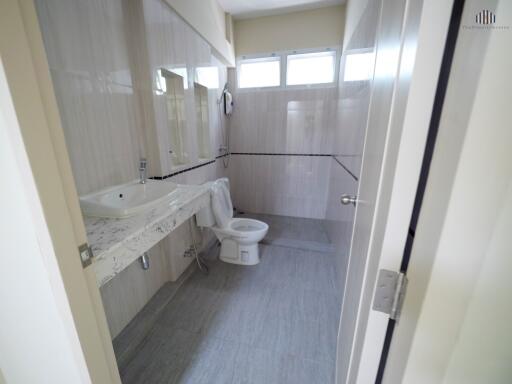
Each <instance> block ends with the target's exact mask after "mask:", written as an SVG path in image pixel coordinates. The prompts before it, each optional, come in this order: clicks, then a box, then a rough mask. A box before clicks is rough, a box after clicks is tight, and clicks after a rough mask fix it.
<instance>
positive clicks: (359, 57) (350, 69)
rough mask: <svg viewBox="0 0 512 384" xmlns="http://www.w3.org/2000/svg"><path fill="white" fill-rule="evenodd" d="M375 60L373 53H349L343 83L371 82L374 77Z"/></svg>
mask: <svg viewBox="0 0 512 384" xmlns="http://www.w3.org/2000/svg"><path fill="white" fill-rule="evenodd" d="M374 59H375V57H374V54H373V52H364V53H348V54H347V57H346V59H345V71H344V74H343V81H364V80H370V79H371V78H372V76H373V65H374Z"/></svg>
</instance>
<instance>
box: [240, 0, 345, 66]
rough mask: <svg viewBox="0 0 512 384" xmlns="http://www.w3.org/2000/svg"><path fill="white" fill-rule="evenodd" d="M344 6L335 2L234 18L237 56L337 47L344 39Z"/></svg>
mask: <svg viewBox="0 0 512 384" xmlns="http://www.w3.org/2000/svg"><path fill="white" fill-rule="evenodd" d="M344 25H345V6H344V5H338V6H333V7H324V8H318V9H313V10H307V11H299V12H290V13H285V14H281V15H276V16H263V17H256V18H250V19H241V20H236V21H235V53H236V56H237V57H240V56H242V55H251V54H257V53H271V52H276V51H287V50H293V49H305V48H321V47H337V46H339V45H341V42H342V41H343V28H344Z"/></svg>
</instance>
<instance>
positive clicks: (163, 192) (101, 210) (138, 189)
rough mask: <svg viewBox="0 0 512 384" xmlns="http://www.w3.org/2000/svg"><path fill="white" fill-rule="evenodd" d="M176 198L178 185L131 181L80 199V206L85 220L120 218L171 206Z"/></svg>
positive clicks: (166, 182) (154, 181) (151, 181)
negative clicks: (159, 205)
mask: <svg viewBox="0 0 512 384" xmlns="http://www.w3.org/2000/svg"><path fill="white" fill-rule="evenodd" d="M178 194H179V193H178V185H177V184H175V183H171V182H169V181H157V180H146V183H145V184H141V183H139V182H138V181H134V182H132V183H129V184H124V185H118V186H115V187H112V188H109V189H106V190H103V191H100V192H95V193H91V194H89V195H86V196H82V197H80V206H81V208H82V211H83V213H84V215H86V216H95V217H111V218H124V217H129V216H133V215H136V214H138V213H141V212H143V211H145V210H148V209H151V208H153V207H154V206H156V205H158V204H161V203H165V202H167V201H169V202H171V200H173V198H174V197H177V196H176V195H178Z"/></svg>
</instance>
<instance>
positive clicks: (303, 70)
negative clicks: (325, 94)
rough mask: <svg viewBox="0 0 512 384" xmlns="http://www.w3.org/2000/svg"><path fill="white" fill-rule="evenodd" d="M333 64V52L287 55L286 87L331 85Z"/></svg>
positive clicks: (334, 53) (334, 58)
mask: <svg viewBox="0 0 512 384" xmlns="http://www.w3.org/2000/svg"><path fill="white" fill-rule="evenodd" d="M335 62H336V52H334V51H329V52H317V53H305V54H298V55H288V56H287V74H286V85H304V84H325V83H332V82H333V81H334V68H335Z"/></svg>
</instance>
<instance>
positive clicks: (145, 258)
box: [139, 252, 149, 270]
mask: <svg viewBox="0 0 512 384" xmlns="http://www.w3.org/2000/svg"><path fill="white" fill-rule="evenodd" d="M139 261H140V265H141V266H142V269H144V270H148V269H149V255H148V253H147V252H144V254H143V255H142V256H141V257H139Z"/></svg>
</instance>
